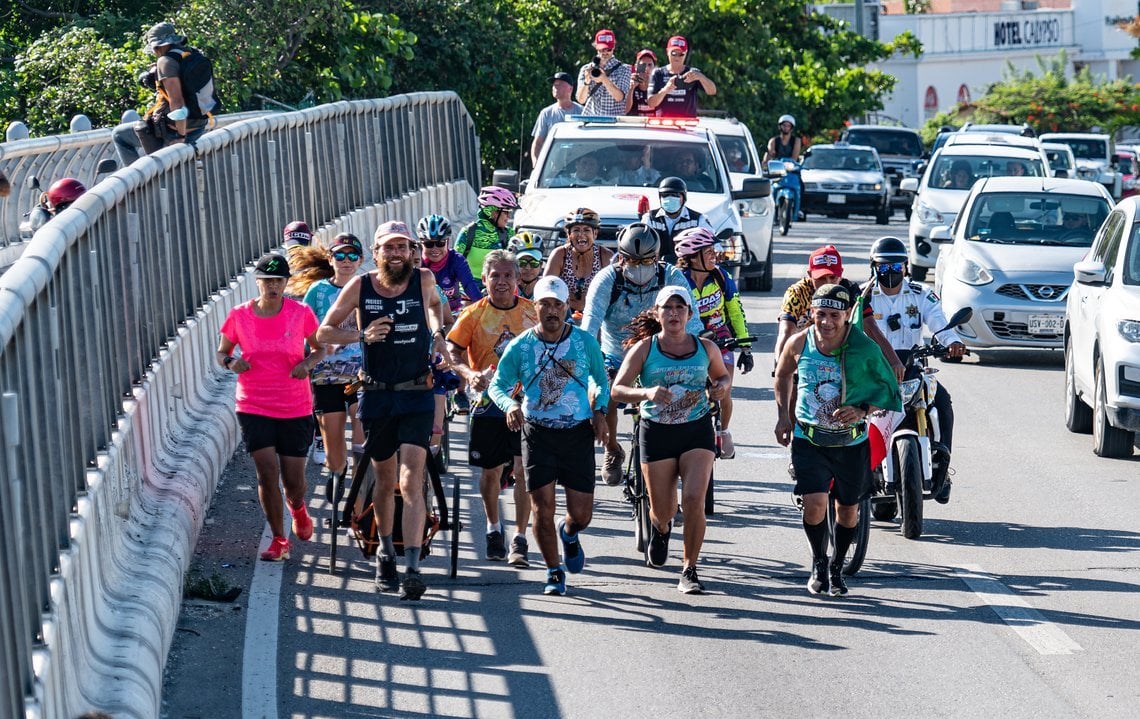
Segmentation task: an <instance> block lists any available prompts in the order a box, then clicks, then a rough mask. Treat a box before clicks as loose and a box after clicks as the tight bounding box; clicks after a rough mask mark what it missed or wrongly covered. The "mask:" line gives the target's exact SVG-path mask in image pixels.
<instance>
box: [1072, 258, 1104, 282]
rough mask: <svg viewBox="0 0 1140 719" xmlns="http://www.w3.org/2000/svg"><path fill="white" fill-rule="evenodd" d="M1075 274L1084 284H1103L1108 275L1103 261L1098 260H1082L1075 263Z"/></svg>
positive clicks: (1078, 280)
mask: <svg viewBox="0 0 1140 719" xmlns="http://www.w3.org/2000/svg"><path fill="white" fill-rule="evenodd" d="M1073 275H1074V276H1075V277H1076V280H1077V282H1080V283H1081V284H1082V285H1103V284H1104V279H1105V277H1106V276H1107V275H1108V270H1106V269H1105V266H1104V263H1103V262H1098V261H1097V260H1081V261H1080V262H1078V263H1076V264H1075V265H1073Z"/></svg>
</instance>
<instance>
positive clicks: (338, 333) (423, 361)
mask: <svg viewBox="0 0 1140 719" xmlns="http://www.w3.org/2000/svg"><path fill="white" fill-rule="evenodd" d="M414 241H415V240H414V239H413V237H412V233H411V231H410V230H408V226H407V225H405V224H404V223H403V222H385V223H384V224H382V225H380V227H379V228H378V229H377V230H376V235H375V238H374V244H373V248H372V250H373V259H374V260H375V262H376V268H377V269H376V270H374V271H373V272H369V273H368V274H366V275H361V276H358V277H354V278H353V279H352V280H350V281H349V282H348V284H346V285H345V286H344V289H343V290H342V291H341V293H340V295H339V296H338V297H337V299H336V302H335V303H333V306H332V307H331V308H330V309H329V311H328V314H326V315H325V318H324V322H323V323H322V324H321V327H320V329H319V330H318V331H317V336H318V337H325V338H327V339H325V340H322V341H325V342H331V343H334V344H347V343H349V342H361V343H362V345H363V352H362V360H363V362H362V375H363V376H362V379H363V385H362V389H363V390H364V392H363V397H362V399H361V401H360V419H361V422H362V424H363V425H364V433H365V435H364V436H365V441H364V455H365V457H367V458H368V459H369V460H371V461H372V471H373V474H374V475H375V476H376V485H375V488H374V489H373V494H372V503H373V511H374V512H375V514H376V527H377V533H378V534H379V536H380V547H379V549H378V550H377V552H376V588H377V590H378V591H381V592H394V591H396V590H399V591H400V599H405V600H416V599H419V598H420V597H421V596H423V593H424V591H425V590H426V588H427V587H426V585H425V584H424V581H423V578H422V577H421V575H420V547H421V542H422V540H423V536H424V519H425V517H426V516H427V508H426V507H425V506H424V492H423V484H422V482H423V476H424V462H425V461H426V459H427V453H428V447H429V443H430V441H431V431H432V422H433V420H434V416H435V400H434V398H433V395H432V388H431V383H430V382H429V377H430V375H431V365H430V358H431V357H432V356H433V355H434V354H436V353H442V352H443V351H444V350H445V349H446V347H445V346H444V342H443V307H442V302H441V301H440V299H439V293H438V292H437V291H436V285H435V279H434V277H433V275H432V273H431V270H428V269H419V268H416V267H415V265H414V263H413V257H412V249H411V248H412V244H413V242H414ZM353 312H355V313H356V316H357V326H358V327H360V328H362V331H360V332H357V331H356V330H347V329H340V325H341V323H342V322H344V321H345V320H346V319H348V318H349V316H350V315H351V314H352V313H353ZM397 450H398V451H399V466H397V456H396V452H397ZM397 475H398V476H399V482H400V496H401V497H402V498H403V501H404V512H403V526H402V529H403V538H404V556H405V558H406V560H407V571H406V573H405V575H404V579H403V581H400V578H399V575H398V573H397V571H396V548H395V544H394V542H393V539H392V531H393V521H394V517H395V507H396V505H395V492H396V481H397Z"/></svg>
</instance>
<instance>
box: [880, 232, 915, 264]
mask: <svg viewBox="0 0 1140 719" xmlns="http://www.w3.org/2000/svg"><path fill="white" fill-rule="evenodd" d="M908 260H909V255H908V253H907V249H906V243H904V242H903V241H902V240H900V239H899V238H897V237H880V238H879V239H877V240H875V244H873V245H871V262H874V263H879V262H907V261H908Z"/></svg>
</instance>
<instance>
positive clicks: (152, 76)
mask: <svg viewBox="0 0 1140 719" xmlns="http://www.w3.org/2000/svg"><path fill="white" fill-rule="evenodd" d="M138 81H139V85H141V86H142V87H144V88H146V89H147V90H152V91H155V90H157V89H158V65H151V66H150V67H148V68H147V69H146V70H144V71H143V72H140V73H139V76H138Z"/></svg>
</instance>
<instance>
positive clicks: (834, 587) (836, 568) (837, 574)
mask: <svg viewBox="0 0 1140 719" xmlns="http://www.w3.org/2000/svg"><path fill="white" fill-rule="evenodd" d="M830 570H831V596H833V597H842V596H846V594H847V582H845V581H843V564H842V563H840V564H836V563H835V562H832V563H831V566H830Z"/></svg>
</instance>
